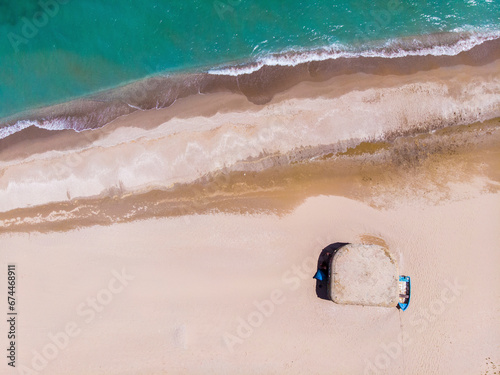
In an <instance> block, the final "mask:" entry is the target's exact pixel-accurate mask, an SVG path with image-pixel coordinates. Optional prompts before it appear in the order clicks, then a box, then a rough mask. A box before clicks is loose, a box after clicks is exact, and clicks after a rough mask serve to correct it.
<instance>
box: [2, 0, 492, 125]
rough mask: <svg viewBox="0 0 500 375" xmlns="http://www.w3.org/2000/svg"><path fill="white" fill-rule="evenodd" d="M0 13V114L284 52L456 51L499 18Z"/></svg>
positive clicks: (479, 7) (68, 0) (66, 9)
mask: <svg viewBox="0 0 500 375" xmlns="http://www.w3.org/2000/svg"><path fill="white" fill-rule="evenodd" d="M0 8H1V9H0V34H1V35H4V37H2V38H0V56H1V59H0V118H5V117H7V116H11V115H15V114H18V113H20V112H22V111H25V110H28V109H32V108H36V107H41V106H46V105H50V104H54V103H60V102H65V101H67V100H69V99H73V98H77V97H81V96H84V95H88V94H91V93H95V92H97V91H99V90H103V89H107V88H113V87H117V86H119V85H122V84H124V83H127V82H131V81H134V80H138V79H141V78H144V77H146V76H150V75H155V74H158V73H172V72H181V71H182V72H185V71H199V70H210V69H212V68H214V67H218V66H227V65H234V64H239V63H243V62H248V61H257V60H261V61H265V62H267V63H273V62H274V63H275V62H276V60H275V59H274V58H273V57H270V55H272V54H276V53H284V52H288V55H287V57H286V58H285V59H284V60H283V59H281V60H280V61H281V62H280V64H293V63H296V62H297V59H296V57H297V56H294V54H293V53H292V56H291V57H290V52H292V51H302V52H304V51H306V54H305V56H301V57H300V59H299V60H300V61H303V60H307V59H315V58H316V59H317V58H318V57H317V53H316V52H317V49H318V48H327V52H328V53H329V54H330V55H332V54H333V55H334V56H335V55H336V54H339V53H346V52H348V53H354V54H356V53H359V52H363V51H364V53H367V51H371V50H374V49H375V50H376V49H380V48H385V50H384V53H386V54H387V53H388V54H391V53H396V52H397V51H401V50H404V51H406V50H409V49H415V48H417V49H418V48H432V47H436V46H445V47H446V46H447V45H450V44H451V45H453V46H454V47H453V48H454V50H455V52H456V51H457V48H458V49H460V48H464V46H461V47H457V46H456V42H457V40H460V39H461V38H465V39H467V40H468V43H466V44H468V45H469V44H471V43H472V44H474V40H475V38H474V37H473V38H472V39H471V37H470V35H469V34H467V35H464V34H463V32H464V31H472V32H473V33H476V34H477V33H479V34H481V35H492V33H493V34H495V33H497V32H498V29H499V28H498V17H499V16H500V5H499V3H498V2H494V1H473V0H470V1H448V2H443V1H423V2H422V1H413V2H399V1H397V0H389V1H381V0H377V1H370V2H364V1H359V0H350V1H344V0H336V1H327V0H321V1H318V0H316V1H313V2H311V1H308V2H305V1H301V0H291V1H287V2H286V3H284V2H282V1H269V0H266V1H263V0H257V1H251V2H250V1H242V0H215V1H193V2H185V1H180V0H174V1H168V2H167V1H158V0H145V1H142V2H141V3H140V6H138V3H137V2H133V1H131V0H123V1H119V2H118V1H114V2H109V1H95V0H92V1H90V0H82V1H73V0H64V1H63V0H42V1H33V0H23V1H18V2H3V3H0ZM443 32H451V34H441V33H443ZM429 34H432V35H433V36H432V37H430V38H427V39H419V40H418V41H415V40H413V38H410V39H401V38H405V37H409V36H421V35H429ZM395 39H396V41H395ZM388 43H389V44H388ZM466 47H467V46H466ZM453 48H452V50H453ZM311 50H314V51H316V52H314V53H309V52H307V51H311ZM452 52H453V51H451V52H450V50H448V51H446V48H444V49H443V48H437V49H436V48H435V49H433V50H432V51H431V52H429V53H434V54H441V53H452ZM328 53H327V55H328ZM404 53H406V52H404ZM226 72H227V71H226ZM240 73H241V71H237V72H236V73H234V72H233V74H240Z"/></svg>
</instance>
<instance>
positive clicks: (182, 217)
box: [0, 58, 500, 375]
mask: <svg viewBox="0 0 500 375" xmlns="http://www.w3.org/2000/svg"><path fill="white" fill-rule="evenodd" d="M447 59H448V58H447ZM450 59H451V58H450ZM419 61H420V60H419ZM449 61H450V60H449V59H448V60H446V61H445V62H443V63H442V65H441V66H439V65H438V66H435V65H434V64H437V62H434V63H432V64H431V63H429V64H428V66H426V65H424V66H422V69H419V68H418V66H413V68H412V69H409V70H408V72H407V73H400V72H398V73H397V74H396V72H395V71H394V74H391V73H390V71H386V70H383V71H380V72H379V71H373V72H359V71H357V72H352V73H349V74H338V75H335V76H333V77H327V78H328V79H326V80H318V82H311V81H307V82H306V81H304V82H301V83H299V84H296V85H294V86H293V87H290V88H286V89H283V90H281V91H276V92H275V93H273V95H272V99H271V100H270V101H267V102H266V103H265V104H262V103H255V101H254V102H252V101H251V100H249V99H248V97H247V96H244V95H241V94H239V93H235V92H215V93H210V94H208V95H195V96H190V97H186V98H184V99H179V100H178V101H177V102H175V104H174V105H172V106H171V107H169V108H164V109H159V110H151V111H136V112H134V113H132V114H130V115H128V116H123V117H120V118H118V119H116V120H114V121H113V122H112V123H110V124H108V125H106V126H105V127H102V128H100V129H95V130H92V131H84V132H80V133H76V132H74V131H72V130H65V131H52V132H51V131H48V130H43V129H35V128H29V129H25V130H23V131H21V132H19V133H17V134H15V135H13V136H11V137H9V138H6V139H4V140H2V141H1V148H0V243H1V248H2V252H1V254H2V255H1V256H2V263H3V264H4V265H6V264H16V269H17V275H18V276H17V282H18V302H17V308H18V311H19V315H18V330H19V334H20V337H21V338H20V339H19V344H18V366H19V367H18V368H17V369H16V370H15V371H11V372H12V373H16V372H17V373H18V374H50V375H58V374H61V375H62V374H64V375H67V374H72V375H80V374H81V375H84V374H93V375H96V374H103V375H104V374H106V375H108V374H134V375H135V374H284V373H286V374H304V373H310V374H424V373H425V374H464V375H465V374H495V373H499V366H500V350H499V349H500V328H499V327H500V325H499V324H498V312H499V310H500V294H499V292H500V275H499V273H498V265H499V264H500V252H499V251H498V249H499V248H500V232H499V231H498V228H499V227H500V210H499V208H500V162H499V161H500V154H499V153H500V151H499V150H500V147H499V146H500V128H499V125H500V119H499V117H500V76H499V74H500V73H499V72H500V69H499V68H500V60H498V59H493V60H491V59H490V60H489V61H485V63H484V64H479V63H477V61H476V60H475V61H474V63H470V64H467V63H466V62H463V61H462V63H456V64H451V63H448V62H449ZM334 242H353V243H384V244H386V245H387V246H388V248H389V250H390V251H391V253H392V254H393V255H394V257H395V258H396V259H397V262H398V264H399V269H400V271H401V272H402V273H404V274H407V275H410V276H411V277H412V301H411V306H410V308H409V309H408V310H407V311H405V312H401V311H400V310H398V309H395V308H380V307H363V306H342V305H337V304H334V303H333V302H332V301H326V300H322V299H319V298H318V297H317V296H316V290H315V285H316V284H315V281H314V280H313V278H312V276H313V275H314V273H315V271H316V263H317V260H318V256H319V254H320V252H321V250H322V249H323V248H324V247H326V246H327V245H329V244H330V243H334ZM6 271H7V270H6V267H3V268H2V269H1V270H0V277H1V279H2V280H5V279H6V278H7V274H6ZM0 327H1V330H2V332H4V331H5V332H7V330H8V328H7V322H6V321H5V320H3V322H2V323H1V324H0Z"/></svg>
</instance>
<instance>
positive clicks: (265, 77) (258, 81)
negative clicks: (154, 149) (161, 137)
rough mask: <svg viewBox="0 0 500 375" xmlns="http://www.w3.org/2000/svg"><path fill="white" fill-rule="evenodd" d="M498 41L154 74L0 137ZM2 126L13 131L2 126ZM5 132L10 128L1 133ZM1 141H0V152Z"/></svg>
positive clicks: (369, 70)
mask: <svg viewBox="0 0 500 375" xmlns="http://www.w3.org/2000/svg"><path fill="white" fill-rule="evenodd" d="M499 51H500V39H493V40H487V41H484V42H483V43H481V44H479V45H476V46H474V47H473V48H471V49H469V50H465V51H462V52H460V53H458V54H457V55H428V56H416V55H409V56H404V57H391V58H387V57H377V56H375V57H367V56H359V57H353V58H345V57H339V58H335V59H325V60H321V61H308V62H303V63H299V64H296V65H293V66H286V65H282V66H269V65H264V66H262V67H261V68H260V69H259V70H257V71H254V72H252V73H250V74H242V75H234V76H233V75H224V74H221V75H214V74H210V73H207V72H201V73H193V74H175V75H172V76H166V77H165V76H161V75H160V76H154V77H149V78H146V79H144V80H140V81H137V82H135V83H131V84H128V85H125V86H121V87H118V88H115V89H111V90H106V91H103V92H100V93H97V94H94V95H90V96H87V97H84V98H81V99H75V100H73V101H69V102H65V103H61V104H56V105H52V106H49V107H43V108H39V109H35V110H32V111H28V112H26V113H24V114H20V115H14V116H10V117H8V118H4V119H3V120H2V122H0V132H1V131H3V132H4V135H3V136H1V139H0V140H3V139H6V138H9V137H10V136H12V134H15V133H16V132H19V131H22V129H23V128H30V127H35V124H36V126H37V127H41V128H45V129H47V130H63V129H73V130H76V131H82V130H84V129H96V128H100V127H103V126H105V125H106V124H109V123H110V122H112V121H113V120H115V119H117V118H119V117H121V116H124V115H129V114H131V113H134V112H136V111H139V110H150V109H159V108H168V107H170V106H172V104H174V103H175V102H176V101H177V100H179V99H182V98H187V97H191V96H194V95H197V94H205V95H208V94H214V93H220V92H228V93H236V94H239V95H243V96H244V97H245V98H246V99H247V100H248V101H249V102H251V103H253V104H257V105H263V104H267V103H269V102H270V101H271V100H272V99H273V97H275V96H276V95H278V94H279V93H282V92H285V91H287V90H289V89H291V88H293V87H294V86H296V85H297V84H299V83H301V82H324V81H327V80H330V79H332V78H334V77H338V76H342V75H350V74H357V73H364V74H370V75H380V76H388V75H408V74H414V73H416V72H419V71H430V70H434V69H438V68H440V67H441V68H442V67H453V66H457V65H465V66H481V65H485V64H488V63H491V62H492V61H495V60H497V59H499V58H500V52H499ZM8 128H10V129H13V130H7V129H8ZM5 132H9V133H10V132H14V133H12V134H10V135H6V134H7V133H5ZM3 147H5V142H2V143H0V150H1V149H2V148H3Z"/></svg>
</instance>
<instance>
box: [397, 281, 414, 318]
mask: <svg viewBox="0 0 500 375" xmlns="http://www.w3.org/2000/svg"><path fill="white" fill-rule="evenodd" d="M410 292H411V282H410V276H404V275H399V304H398V306H399V308H400V309H401V310H403V311H405V310H406V309H407V308H408V306H409V305H410Z"/></svg>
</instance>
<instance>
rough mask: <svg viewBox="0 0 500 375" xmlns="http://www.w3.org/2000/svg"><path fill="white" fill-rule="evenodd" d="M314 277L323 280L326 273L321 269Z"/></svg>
mask: <svg viewBox="0 0 500 375" xmlns="http://www.w3.org/2000/svg"><path fill="white" fill-rule="evenodd" d="M314 279H316V280H319V281H323V280H324V279H325V275H324V274H323V272H321V270H318V271H317V272H316V275H314Z"/></svg>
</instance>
